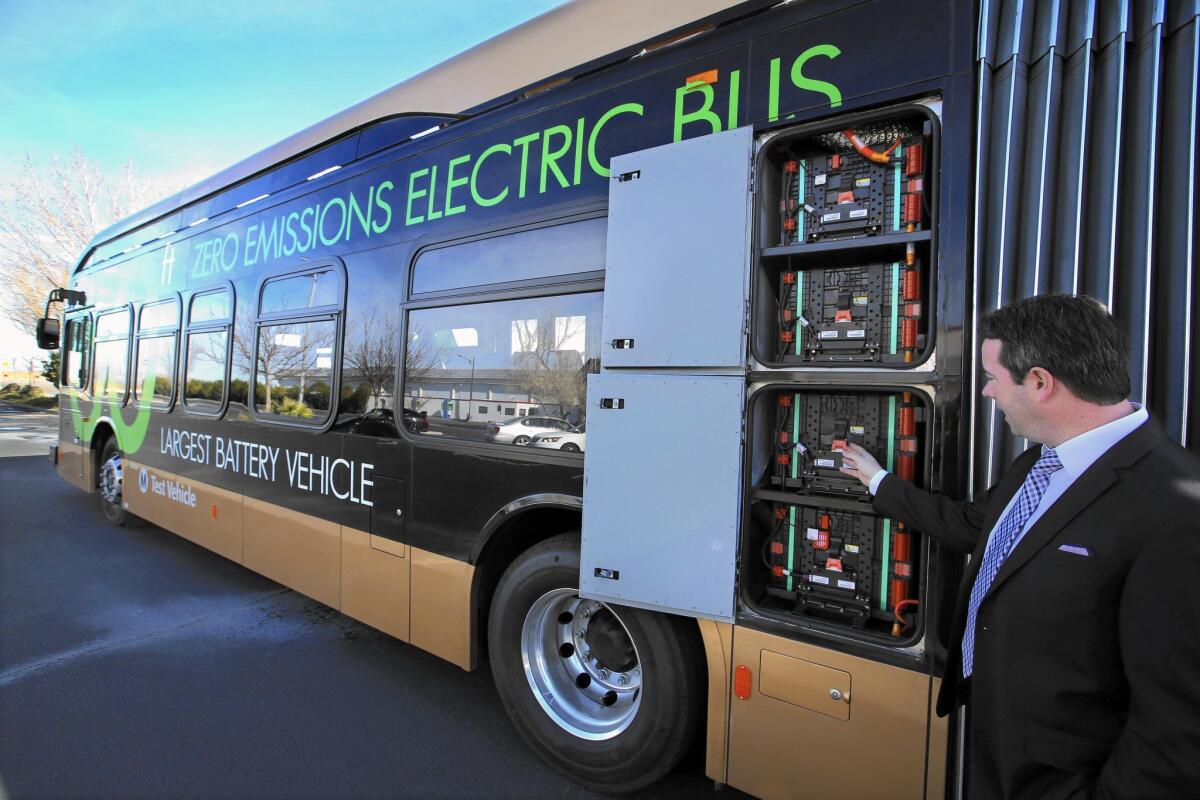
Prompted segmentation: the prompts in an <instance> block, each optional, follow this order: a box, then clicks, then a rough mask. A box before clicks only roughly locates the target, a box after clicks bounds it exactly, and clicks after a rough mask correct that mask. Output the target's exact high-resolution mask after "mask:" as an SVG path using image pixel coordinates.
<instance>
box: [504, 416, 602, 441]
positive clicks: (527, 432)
mask: <svg viewBox="0 0 1200 800" xmlns="http://www.w3.org/2000/svg"><path fill="white" fill-rule="evenodd" d="M578 430H579V429H578V428H576V427H575V426H574V425H572V424H571V423H569V422H567V421H566V420H565V419H555V418H554V417H510V418H509V419H506V420H503V421H501V422H489V423H488V426H487V433H486V434H484V438H485V439H486V440H487V441H489V442H500V443H501V444H529V442H530V441H531V440H532V439H533V437H535V436H538V435H541V434H555V433H577V432H578Z"/></svg>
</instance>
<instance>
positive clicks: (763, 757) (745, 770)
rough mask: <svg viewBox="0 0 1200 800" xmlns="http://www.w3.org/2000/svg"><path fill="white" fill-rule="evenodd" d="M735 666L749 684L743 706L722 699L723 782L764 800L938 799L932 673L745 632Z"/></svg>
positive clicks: (736, 638)
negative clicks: (725, 714) (725, 711)
mask: <svg viewBox="0 0 1200 800" xmlns="http://www.w3.org/2000/svg"><path fill="white" fill-rule="evenodd" d="M732 663H733V669H734V670H736V669H737V667H738V666H745V667H748V668H749V670H750V675H751V683H750V691H749V696H748V697H747V698H746V699H739V698H738V697H736V696H734V695H733V694H732V693H731V694H730V695H728V696H729V697H730V701H729V702H730V711H729V733H728V737H729V763H728V771H727V776H728V780H727V782H728V783H729V785H731V786H734V787H736V788H738V789H741V790H743V791H746V792H750V793H751V794H754V795H757V796H759V797H762V798H765V799H766V800H773V799H774V798H797V799H798V798H826V799H827V800H836V799H837V798H845V800H872V798H879V800H909V799H910V798H913V799H916V798H926V797H929V798H940V797H941V796H942V794H943V788H944V787H943V785H942V778H941V776H942V774H943V773H944V771H945V760H944V753H945V747H946V738H945V726H944V724H943V725H941V726H938V728H937V729H936V730H930V720H931V718H932V705H931V699H932V697H933V695H932V693H931V692H932V688H933V686H932V681H933V679H932V678H931V677H930V676H929V675H925V674H922V673H920V672H914V671H912V670H907V669H902V668H900V667H894V666H890V665H887V664H880V663H878V662H874V661H870V660H867V659H863V658H858V657H856V656H851V655H847V654H845V653H840V652H837V651H834V650H827V649H825V648H820V647H816V646H813V645H810V644H805V643H802V642H796V641H792V640H790V639H785V638H782V637H779V636H773V635H770V634H766V633H762V632H760V631H755V630H751V629H748V628H743V627H735V628H734V631H733V662H732ZM927 734H928V735H929V739H928V742H927ZM928 751H932V752H935V753H941V754H942V755H941V756H940V757H939V760H938V761H937V763H936V764H931V763H930V761H931V759H928V758H927V752H928ZM855 765H857V766H855ZM937 769H940V772H936V774H937V775H938V777H937V779H936V780H931V781H930V782H929V785H928V787H927V785H926V776H927V772H928V773H934V770H937ZM931 777H932V775H931Z"/></svg>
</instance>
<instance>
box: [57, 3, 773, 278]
mask: <svg viewBox="0 0 1200 800" xmlns="http://www.w3.org/2000/svg"><path fill="white" fill-rule="evenodd" d="M769 4H770V3H763V2H749V3H743V2H742V1H741V0H656V1H655V2H653V3H645V2H642V1H641V0H570V1H569V2H567V3H564V4H563V5H561V6H558V7H557V8H554V9H551V10H550V11H547V12H546V13H544V14H541V15H540V16H537V17H534V18H533V19H531V20H529V21H527V22H524V23H522V24H520V25H517V26H516V27H514V28H511V29H510V30H508V31H505V32H504V33H501V34H498V35H497V36H494V37H492V38H491V39H488V40H487V41H484V42H481V43H480V44H478V45H475V46H474V47H472V48H470V49H468V50H465V51H463V52H462V53H459V54H458V55H456V56H453V57H452V58H449V59H447V60H446V61H443V62H441V63H440V64H437V65H435V66H433V67H430V68H429V69H427V70H425V71H424V72H421V73H418V74H417V75H414V76H413V77H411V78H408V79H407V80H405V81H402V82H400V83H398V84H396V85H395V86H393V87H391V88H390V89H385V90H384V91H382V92H380V93H379V94H377V95H375V96H374V97H370V98H368V99H366V100H364V101H362V102H361V103H357V104H355V105H353V106H351V107H350V108H347V109H346V110H344V111H341V112H339V113H337V114H334V115H333V116H331V117H329V118H327V119H325V120H322V121H321V122H318V123H316V124H315V125H311V126H309V127H308V128H305V129H304V130H302V131H300V132H299V133H296V134H293V135H292V136H289V137H288V138H286V139H284V140H283V141H281V142H278V143H276V144H274V145H271V146H270V147H267V148H266V149H264V150H261V151H259V152H258V153H255V154H254V155H252V156H249V157H248V158H245V159H243V160H241V161H239V162H237V163H236V164H234V165H232V166H230V167H228V168H226V169H224V170H221V171H220V172H218V173H216V174H215V175H213V176H211V177H209V178H206V179H205V180H202V181H200V182H199V183H197V184H195V185H193V186H190V187H188V188H186V189H183V190H182V191H180V192H177V193H176V194H173V195H171V196H169V197H166V198H164V199H163V200H161V201H159V202H158V203H155V204H154V205H152V206H149V207H148V208H145V209H143V210H142V211H139V212H137V213H135V214H132V215H130V216H129V217H126V218H125V219H123V220H121V221H119V222H117V223H115V224H113V225H111V226H109V227H108V228H106V229H104V230H102V231H100V232H99V233H97V234H96V235H95V236H94V237H93V238H92V241H91V243H89V245H88V249H87V252H85V253H84V254H82V257H81V259H80V261H79V264H78V266H77V267H76V270H75V271H79V270H80V269H82V268H83V267H84V266H86V265H87V264H88V255H89V254H90V253H91V252H92V251H93V250H95V248H96V247H98V246H99V245H101V244H103V243H104V242H108V241H111V240H113V239H116V238H117V237H120V236H122V235H124V234H126V233H129V232H131V231H134V230H136V229H138V228H140V227H142V226H143V225H146V224H147V223H150V222H153V221H155V220H158V219H160V218H162V217H165V216H167V215H169V214H170V213H171V212H173V211H177V210H179V209H181V208H184V207H186V206H188V205H190V204H192V203H196V202H197V201H200V200H203V199H205V198H208V197H211V196H213V195H215V194H217V193H218V192H220V191H222V190H223V189H227V188H229V187H231V186H234V185H236V184H238V183H239V182H241V181H244V180H246V179H247V178H250V177H253V176H254V175H258V174H260V173H263V172H266V171H268V170H269V169H270V168H271V167H273V166H275V165H277V164H280V163H283V162H286V161H288V160H289V159H292V158H295V157H296V156H299V155H301V154H303V153H306V152H309V151H311V150H313V149H315V148H317V147H318V146H320V145H322V144H324V143H327V142H330V141H332V140H334V139H336V138H337V137H339V136H342V135H344V134H346V133H348V132H351V131H354V130H356V129H360V128H362V127H364V126H366V125H369V124H370V123H372V122H375V121H377V120H381V119H384V118H387V117H392V116H396V115H398V114H418V115H424V116H428V117H430V118H434V120H435V121H436V118H439V117H440V118H442V119H443V120H444V119H446V118H452V117H456V116H459V115H462V114H470V113H479V112H481V111H484V110H487V109H488V108H490V107H495V106H497V105H502V104H504V103H507V102H510V101H512V100H515V99H518V98H519V97H520V96H521V95H522V94H525V93H527V91H528V90H529V89H531V88H532V89H537V88H538V87H539V85H546V84H549V85H554V84H555V83H556V82H557V81H558V80H560V79H564V78H568V77H570V75H569V73H570V72H571V71H573V70H577V69H578V68H579V67H581V66H584V65H588V66H589V70H588V71H590V69H591V68H596V67H599V66H601V65H602V64H601V63H593V62H598V61H601V60H602V59H605V57H608V59H609V60H614V61H615V60H622V59H625V58H628V57H631V56H634V55H636V54H637V52H638V50H637V49H633V48H638V47H640V46H641V45H642V44H643V43H647V42H650V40H652V39H654V38H655V37H659V36H662V37H665V38H666V40H667V41H671V40H672V38H673V37H676V36H679V35H680V34H686V33H687V32H688V31H687V29H686V28H685V26H688V25H689V24H690V23H697V24H699V23H700V22H701V21H702V20H704V21H710V22H714V23H716V22H720V21H723V19H722V18H723V17H732V16H736V14H732V13H731V14H725V15H722V14H721V13H720V12H722V11H726V10H727V9H730V8H732V7H734V6H738V5H747V6H762V5H769ZM648 46H649V47H653V46H654V44H653V43H651V44H649V45H648ZM530 53H537V57H536V58H530V57H529V54H530Z"/></svg>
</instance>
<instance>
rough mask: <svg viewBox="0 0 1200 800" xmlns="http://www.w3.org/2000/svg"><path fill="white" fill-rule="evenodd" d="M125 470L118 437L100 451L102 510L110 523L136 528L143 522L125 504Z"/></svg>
mask: <svg viewBox="0 0 1200 800" xmlns="http://www.w3.org/2000/svg"><path fill="white" fill-rule="evenodd" d="M123 483H124V468H123V461H122V456H121V449H120V448H119V447H117V439H116V437H110V438H109V439H108V441H106V442H105V443H104V449H103V450H101V451H100V487H99V488H100V492H99V493H100V509H101V510H102V511H103V512H104V517H105V519H107V520H108V521H109V523H111V524H113V525H117V526H131V527H132V526H135V525H136V524H137V523H138V522H140V521H141V520H140V519H139V518H138V517H135V516H134V515H133V514H130V513H129V512H128V511H127V510H126V509H125V506H124V503H123V499H122V498H123V493H122V484H123Z"/></svg>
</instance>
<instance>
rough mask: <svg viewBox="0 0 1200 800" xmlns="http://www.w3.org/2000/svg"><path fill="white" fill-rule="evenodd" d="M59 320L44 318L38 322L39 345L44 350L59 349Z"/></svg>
mask: <svg viewBox="0 0 1200 800" xmlns="http://www.w3.org/2000/svg"><path fill="white" fill-rule="evenodd" d="M60 324H61V323H59V321H58V319H57V318H55V317H42V318H41V319H39V320H38V322H37V343H38V347H40V348H42V349H43V350H57V349H58V333H59V325H60Z"/></svg>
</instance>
